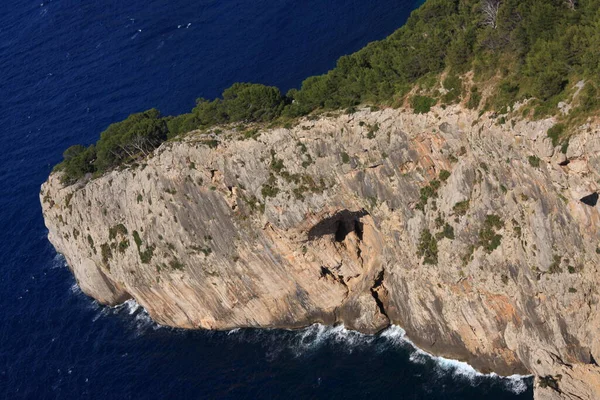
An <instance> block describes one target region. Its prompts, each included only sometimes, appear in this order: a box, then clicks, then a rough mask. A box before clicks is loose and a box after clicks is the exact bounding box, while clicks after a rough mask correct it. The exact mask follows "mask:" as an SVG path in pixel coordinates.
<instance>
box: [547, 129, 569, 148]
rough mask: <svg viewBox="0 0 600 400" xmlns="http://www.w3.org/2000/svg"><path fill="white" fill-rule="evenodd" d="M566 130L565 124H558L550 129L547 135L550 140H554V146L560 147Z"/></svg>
mask: <svg viewBox="0 0 600 400" xmlns="http://www.w3.org/2000/svg"><path fill="white" fill-rule="evenodd" d="M565 128H566V127H565V125H564V124H556V125H554V126H552V127H551V128H550V129H548V132H547V135H548V137H549V138H550V139H552V146H554V147H556V146H558V144H559V143H560V139H561V137H562V136H563V134H564V133H565Z"/></svg>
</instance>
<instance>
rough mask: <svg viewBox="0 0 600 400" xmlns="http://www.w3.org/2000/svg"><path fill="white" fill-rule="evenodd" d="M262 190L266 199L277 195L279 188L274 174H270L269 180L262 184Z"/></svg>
mask: <svg viewBox="0 0 600 400" xmlns="http://www.w3.org/2000/svg"><path fill="white" fill-rule="evenodd" d="M260 192H261V194H262V196H263V198H264V199H267V198H268V197H275V196H277V194H278V193H279V188H278V187H277V179H276V178H275V176H274V175H271V176H269V180H268V181H267V182H266V183H265V184H264V185H263V186H262V189H261V191H260Z"/></svg>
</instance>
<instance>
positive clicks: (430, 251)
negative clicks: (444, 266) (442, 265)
mask: <svg viewBox="0 0 600 400" xmlns="http://www.w3.org/2000/svg"><path fill="white" fill-rule="evenodd" d="M417 255H418V256H419V257H422V258H423V263H424V264H432V265H435V264H437V262H438V248H437V241H436V239H435V237H433V235H432V234H431V232H430V231H429V229H424V230H423V231H422V232H421V238H420V239H419V246H418V249H417Z"/></svg>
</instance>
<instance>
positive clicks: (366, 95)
mask: <svg viewBox="0 0 600 400" xmlns="http://www.w3.org/2000/svg"><path fill="white" fill-rule="evenodd" d="M598 49H600V0H578V1H575V0H427V1H426V2H425V3H424V4H423V5H422V6H421V7H420V8H419V9H417V10H415V11H414V12H413V13H412V15H411V17H410V18H409V19H408V21H407V23H406V24H405V25H404V26H403V27H402V28H400V29H398V30H397V31H396V32H394V33H393V34H392V35H390V36H389V37H388V38H386V39H384V40H382V41H378V42H373V43H370V44H369V45H367V46H366V47H365V48H363V49H362V50H360V51H358V52H357V53H354V54H352V55H349V56H344V57H341V58H340V59H339V60H338V63H337V66H336V68H334V69H333V70H331V71H329V72H328V73H327V74H324V75H320V76H314V77H310V78H308V79H306V80H305V81H304V82H303V83H302V87H301V88H300V90H296V89H292V90H290V91H289V92H288V93H287V94H286V95H282V94H281V93H280V91H279V90H278V89H277V88H274V87H268V86H264V85H259V84H249V83H236V84H234V85H233V86H232V87H230V88H229V89H227V90H225V91H224V92H223V95H222V98H218V99H215V100H212V101H209V100H206V99H199V100H198V101H197V104H196V107H194V108H193V110H192V111H191V112H190V113H187V114H183V115H180V116H176V117H162V116H161V115H160V113H159V112H158V111H157V110H154V109H152V110H149V111H146V112H143V113H138V114H133V115H131V116H129V117H128V118H127V119H126V120H125V121H122V122H119V123H116V124H113V125H111V126H109V127H108V129H107V130H106V131H104V132H103V133H102V134H101V137H100V140H99V141H98V142H97V143H96V144H95V145H92V146H90V147H87V148H86V147H84V146H81V145H76V146H72V147H70V148H69V149H67V150H66V151H65V153H64V161H63V162H62V163H61V164H59V165H58V166H57V169H59V170H62V171H63V172H64V174H63V180H64V183H66V184H69V183H73V182H75V181H77V180H78V179H80V178H81V177H83V176H84V175H86V174H87V173H95V174H101V173H103V172H105V171H107V170H110V169H111V168H114V167H116V166H118V165H121V164H123V163H126V162H132V161H134V160H135V159H137V158H138V157H140V156H144V155H146V154H147V153H148V152H150V151H152V150H153V149H154V148H156V147H157V146H158V145H159V144H160V143H162V142H163V141H165V140H167V139H170V138H173V137H175V136H177V135H179V134H182V133H185V132H189V131H191V130H195V129H204V128H209V127H211V126H214V125H218V124H226V123H233V122H243V123H252V122H263V123H264V122H271V121H274V120H277V119H282V120H284V121H285V120H290V119H292V118H296V117H300V116H303V115H307V114H309V113H312V112H314V111H317V110H327V109H343V108H351V107H354V106H356V105H359V104H364V103H372V104H379V105H386V106H400V105H403V104H409V105H411V107H413V108H414V110H415V112H426V111H427V110H428V109H429V108H430V107H431V106H432V105H434V104H442V105H444V104H452V103H457V102H464V103H465V105H466V106H467V107H468V108H471V109H477V108H480V109H482V110H494V111H497V112H499V113H501V114H504V113H506V112H508V111H510V107H511V106H512V105H513V104H514V103H515V102H517V101H524V100H529V101H528V103H527V105H526V106H525V107H524V108H523V109H522V110H521V115H522V116H525V117H534V118H535V117H542V116H546V115H552V114H556V113H557V112H558V108H557V105H558V103H559V102H561V101H571V100H572V99H573V95H574V93H575V90H576V88H575V84H576V83H577V82H580V81H583V82H584V84H583V86H581V87H579V89H578V96H577V98H576V99H575V100H574V101H573V102H572V106H573V109H572V110H571V112H570V113H569V114H568V115H563V116H561V117H560V119H561V121H562V123H563V124H564V125H563V128H562V130H555V131H552V132H550V133H549V134H550V135H551V137H552V140H553V142H554V143H555V144H560V143H561V142H562V141H563V140H564V135H565V134H566V133H565V131H566V130H565V129H564V126H567V125H569V124H571V123H574V122H580V121H582V120H583V118H585V117H586V116H588V115H591V114H592V113H593V112H595V111H597V110H598V109H600V99H599V95H600V92H599V90H600V52H599V51H598ZM440 75H441V76H443V79H440ZM482 88H486V89H488V90H487V92H488V94H487V95H485V96H484V95H483V93H484V92H486V91H485V90H483V89H482ZM407 100H408V102H407Z"/></svg>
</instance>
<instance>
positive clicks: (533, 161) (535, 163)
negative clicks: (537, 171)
mask: <svg viewBox="0 0 600 400" xmlns="http://www.w3.org/2000/svg"><path fill="white" fill-rule="evenodd" d="M527 161H529V165H531V166H532V167H534V168H539V167H540V161H541V160H540V158H539V157H538V156H529V157H527Z"/></svg>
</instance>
